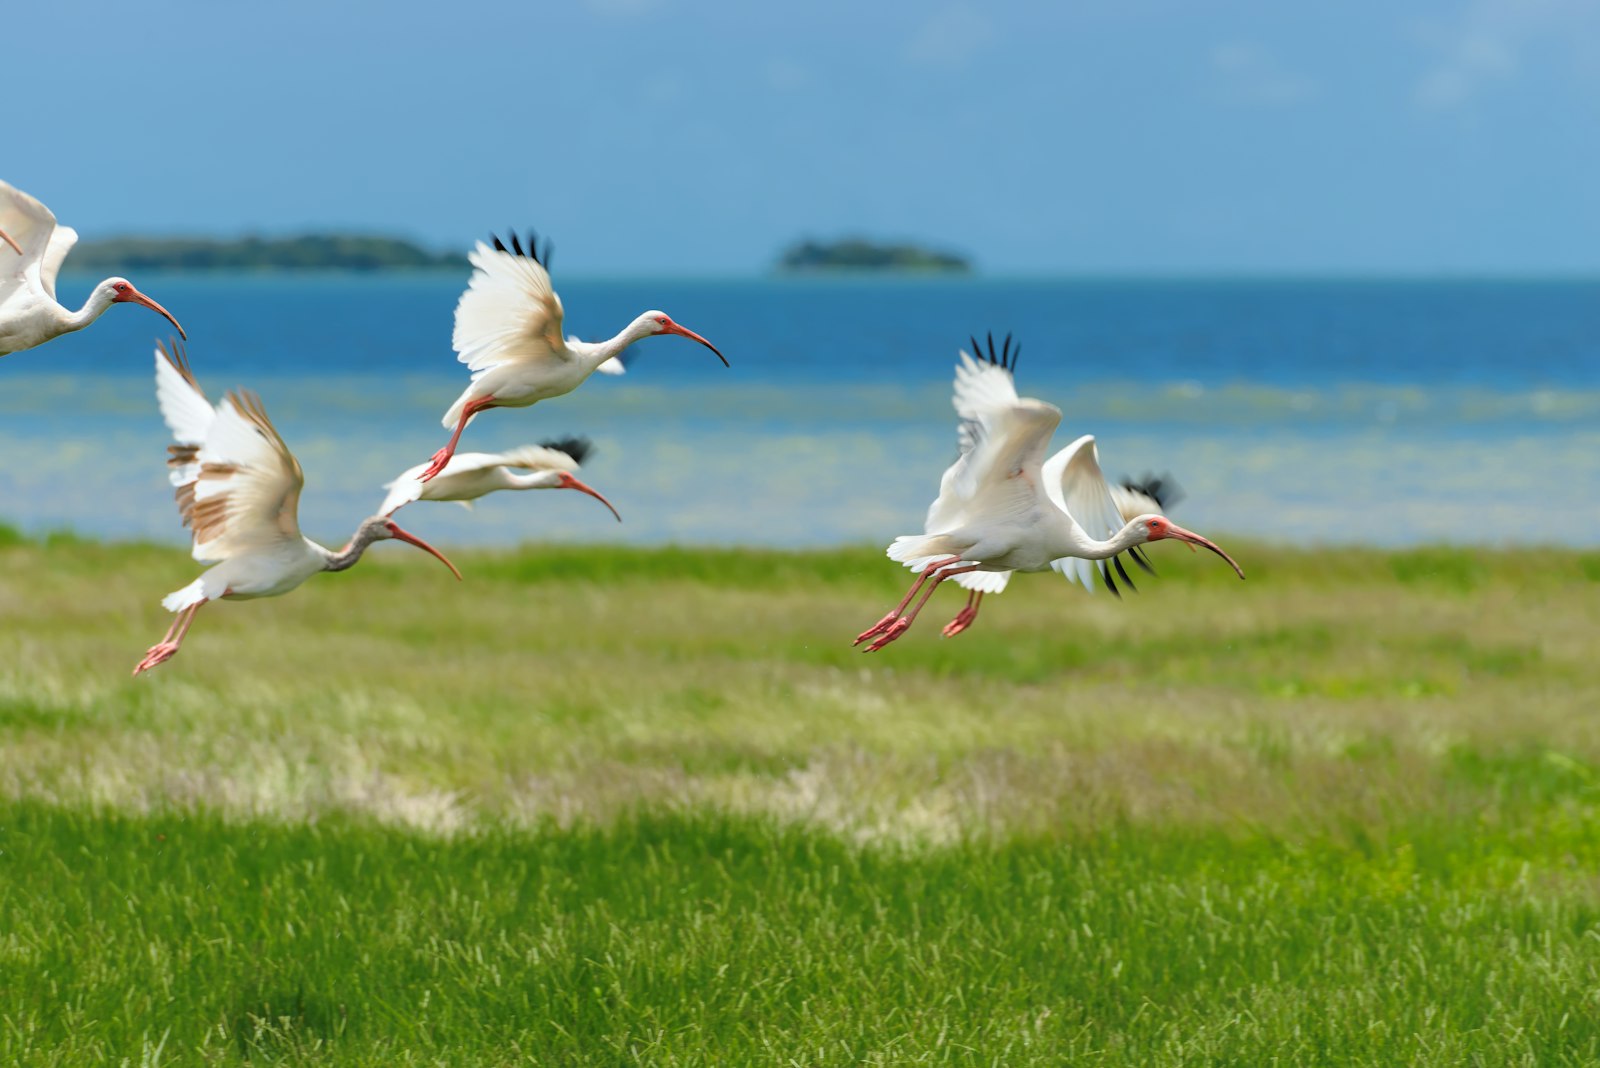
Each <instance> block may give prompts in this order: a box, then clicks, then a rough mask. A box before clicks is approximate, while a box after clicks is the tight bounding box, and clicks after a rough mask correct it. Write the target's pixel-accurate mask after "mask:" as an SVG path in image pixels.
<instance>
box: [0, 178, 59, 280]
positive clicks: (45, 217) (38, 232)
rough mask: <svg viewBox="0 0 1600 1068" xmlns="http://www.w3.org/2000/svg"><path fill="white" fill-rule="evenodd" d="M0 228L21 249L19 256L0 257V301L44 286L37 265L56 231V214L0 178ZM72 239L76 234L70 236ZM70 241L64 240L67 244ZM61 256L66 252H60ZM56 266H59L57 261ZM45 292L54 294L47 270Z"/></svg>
mask: <svg viewBox="0 0 1600 1068" xmlns="http://www.w3.org/2000/svg"><path fill="white" fill-rule="evenodd" d="M0 230H4V231H5V232H6V234H7V235H8V236H10V238H11V239H12V240H13V241H15V242H16V243H17V247H18V248H20V249H22V255H20V256H13V255H10V254H9V253H8V254H7V255H6V256H5V257H4V258H0V302H4V301H5V299H6V298H7V297H9V296H10V295H11V294H12V293H13V292H14V291H16V290H18V289H21V288H23V287H25V286H29V287H37V288H39V289H46V286H45V283H44V281H43V278H42V277H41V273H40V272H41V268H42V266H43V264H44V262H45V259H46V254H47V252H48V250H49V247H50V240H51V235H53V234H54V233H55V232H56V217H55V216H54V215H53V214H51V212H50V209H49V208H47V207H45V206H44V205H43V204H41V203H39V201H38V200H36V199H34V198H33V197H31V196H29V195H28V194H27V193H24V192H23V191H22V190H20V189H18V188H17V187H16V186H14V185H11V184H10V183H9V182H3V181H0ZM73 236H74V238H75V237H76V236H77V235H75V234H74V235H73ZM70 245H71V243H70V242H68V246H69V247H70ZM61 255H62V256H65V255H66V252H65V251H63V252H62V253H61ZM56 266H58V267H59V266H60V263H59V261H58V262H57V264H56ZM47 292H48V293H49V294H50V296H51V297H52V299H53V298H54V296H55V273H54V271H52V272H51V275H50V284H49V286H48V289H47Z"/></svg>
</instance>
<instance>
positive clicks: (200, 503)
mask: <svg viewBox="0 0 1600 1068" xmlns="http://www.w3.org/2000/svg"><path fill="white" fill-rule="evenodd" d="M156 400H157V401H158V402H159V403H160V406H161V415H162V418H164V419H165V420H166V422H167V426H168V428H169V429H170V430H171V431H172V436H173V438H174V439H175V443H174V444H173V445H171V446H169V447H168V450H167V451H168V452H169V453H170V454H171V455H170V458H169V459H168V460H167V466H168V467H170V468H171V475H170V477H171V481H172V484H173V486H175V487H177V498H178V511H179V513H180V514H181V515H182V516H183V523H184V526H187V527H190V528H191V529H192V530H193V531H194V550H193V555H194V558H195V559H196V560H198V561H199V562H200V563H202V564H208V565H210V567H209V568H208V569H207V570H206V572H205V573H204V574H202V575H201V576H200V577H199V578H197V579H195V580H194V581H193V582H191V583H190V584H189V585H187V586H185V587H184V588H183V589H181V590H177V591H176V592H174V593H169V594H168V595H167V596H166V597H164V598H163V599H162V601H161V606H162V607H163V608H165V609H166V610H167V611H169V612H175V613H177V616H176V618H175V619H173V621H172V626H171V627H169V628H168V629H167V634H166V637H164V638H162V639H161V641H159V642H157V643H156V644H155V645H153V646H151V647H150V651H149V652H147V653H146V654H145V656H144V659H143V660H141V661H139V663H138V664H137V665H136V666H135V667H134V669H133V673H134V674H135V675H138V674H140V673H141V672H145V671H149V670H150V669H151V668H153V667H155V666H156V665H157V664H160V663H163V662H165V661H167V660H170V659H171V658H172V656H173V655H174V654H175V653H177V651H178V647H179V645H181V644H182V643H183V638H184V635H186V634H188V633H189V626H190V624H192V623H193V622H194V617H195V613H196V612H198V611H200V609H201V607H202V606H203V605H205V604H206V603H207V602H210V601H214V600H216V599H217V598H219V597H226V598H231V599H235V600H244V599H248V598H253V597H276V596H278V595H279V594H282V593H288V592H289V591H290V590H292V589H294V588H295V587H296V586H298V585H300V584H301V583H302V582H304V581H305V580H306V579H308V578H310V577H311V576H312V575H315V574H316V573H317V572H319V571H343V570H345V569H347V568H349V567H352V566H354V565H355V563H356V561H358V560H360V559H361V555H362V554H363V553H364V552H366V551H367V546H369V545H371V544H372V543H373V542H375V541H385V540H388V539H390V538H395V539H398V540H400V541H403V542H407V543H409V544H411V545H415V546H417V547H418V548H419V549H422V550H423V551H425V552H428V553H431V554H432V555H434V556H435V557H438V559H439V560H440V561H442V562H443V563H444V565H445V566H446V567H448V568H449V569H450V571H451V573H452V574H454V575H455V576H456V578H458V579H459V578H460V577H461V572H459V571H457V570H456V567H455V565H454V564H452V563H451V562H450V561H449V560H448V559H446V558H445V556H444V554H443V553H441V552H439V550H437V549H435V548H434V547H433V546H431V545H429V544H428V543H427V542H425V541H423V540H422V539H421V538H418V537H416V536H414V535H412V534H408V533H406V532H405V531H404V530H401V529H400V527H399V526H397V525H396V524H395V523H394V521H393V520H391V519H389V518H388V517H387V516H382V515H375V516H372V517H371V518H369V519H366V520H363V521H362V523H361V525H360V526H359V527H357V528H356V532H355V534H354V535H353V536H352V537H351V538H350V541H349V543H348V544H347V545H345V547H344V548H343V549H340V550H339V551H338V552H333V551H331V550H329V549H325V548H323V547H322V546H321V545H318V544H317V543H316V542H314V541H312V540H311V539H310V538H307V537H305V536H304V535H302V534H301V533H300V520H299V517H298V514H297V513H298V511H299V505H300V489H301V487H302V486H304V485H305V476H304V475H303V474H302V473H301V471H300V463H299V461H297V460H296V459H295V458H294V454H293V453H291V452H290V451H289V446H288V445H286V444H284V441H283V438H282V436H280V435H279V434H278V431H277V428H275V427H274V426H273V425H272V421H271V420H270V419H268V418H267V411H266V409H265V408H264V407H262V404H261V398H259V397H257V396H256V395H255V394H254V393H251V392H249V391H247V390H238V391H236V392H233V393H229V394H228V395H227V396H226V397H225V398H223V401H222V403H221V404H218V405H216V406H215V407H213V406H212V404H211V402H210V401H208V400H207V399H206V396H205V394H204V393H202V392H201V391H200V385H199V383H198V382H196V381H195V378H194V374H193V372H192V371H190V369H189V363H188V359H187V357H186V354H185V353H184V351H183V348H182V347H181V346H179V345H178V343H177V342H173V344H172V350H171V352H170V353H169V352H168V351H167V350H166V349H165V348H164V347H162V346H161V345H160V344H157V345H156Z"/></svg>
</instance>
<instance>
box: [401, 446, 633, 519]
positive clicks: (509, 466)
mask: <svg viewBox="0 0 1600 1068" xmlns="http://www.w3.org/2000/svg"><path fill="white" fill-rule="evenodd" d="M593 452H594V445H593V444H592V443H591V442H590V441H589V439H588V438H562V439H560V440H558V441H545V442H541V443H539V444H538V445H519V446H517V447H516V448H514V449H507V450H506V451H505V452H458V453H456V454H455V455H454V456H452V457H451V458H450V462H449V463H447V464H445V465H444V470H443V471H440V472H439V474H438V476H437V477H435V478H434V479H432V480H431V481H428V482H423V481H421V480H420V478H419V477H418V476H420V475H421V474H422V472H423V471H424V470H426V469H427V466H428V465H427V464H418V465H417V466H416V467H413V468H412V469H411V470H409V471H407V472H406V473H405V474H403V475H401V476H400V477H399V478H397V479H395V480H394V481H393V482H390V483H388V484H387V485H385V486H384V489H386V490H388V491H389V495H388V496H387V497H385V498H384V499H383V506H382V507H381V508H379V509H378V514H379V515H393V514H394V513H395V512H396V511H398V510H399V509H401V508H404V507H405V506H406V505H408V504H410V503H412V502H413V501H455V502H457V503H458V504H460V505H461V506H462V507H463V508H467V509H469V510H470V509H471V508H472V502H473V501H475V500H477V499H478V498H479V497H482V496H485V495H487V494H490V493H494V492H496V491H497V490H536V489H570V490H577V491H578V492H579V493H587V494H588V495H589V496H591V497H593V498H594V499H595V500H597V501H599V502H600V503H601V504H603V505H605V506H606V507H607V508H610V509H611V514H612V515H614V516H616V517H617V522H619V523H620V522H622V516H620V515H618V514H617V510H616V508H614V507H612V504H611V502H610V501H608V500H606V498H605V496H604V495H603V494H602V493H601V492H600V491H599V490H597V489H595V488H594V487H592V486H589V485H586V484H585V483H583V482H580V481H579V480H578V478H577V477H576V476H575V475H573V473H572V472H574V471H576V470H577V469H578V468H579V466H580V465H582V463H583V461H584V460H587V459H588V458H589V456H590V455H591V454H592V453H593ZM523 471H526V472H528V474H520V473H519V472H523Z"/></svg>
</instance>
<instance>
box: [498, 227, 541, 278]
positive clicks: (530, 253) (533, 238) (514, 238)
mask: <svg viewBox="0 0 1600 1068" xmlns="http://www.w3.org/2000/svg"><path fill="white" fill-rule="evenodd" d="M489 240H491V241H493V242H494V248H495V251H496V252H505V253H509V254H510V255H513V256H523V257H525V258H527V259H530V260H532V261H533V262H534V263H537V264H538V265H539V266H541V267H543V268H544V269H545V270H546V271H549V270H550V254H551V253H552V252H554V251H555V247H556V246H555V242H553V241H550V240H548V239H546V240H545V243H544V251H543V252H540V250H539V233H538V231H537V230H529V231H528V247H527V248H523V247H522V238H521V237H520V236H518V234H517V232H516V231H515V230H512V231H511V247H510V248H507V247H506V243H505V242H504V241H502V240H500V237H499V235H498V234H490V235H489Z"/></svg>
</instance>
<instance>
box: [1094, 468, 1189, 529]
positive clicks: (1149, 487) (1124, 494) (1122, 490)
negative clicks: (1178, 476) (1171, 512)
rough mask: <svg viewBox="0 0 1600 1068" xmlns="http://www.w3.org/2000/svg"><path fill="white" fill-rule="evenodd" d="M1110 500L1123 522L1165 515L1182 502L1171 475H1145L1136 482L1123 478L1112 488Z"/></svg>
mask: <svg viewBox="0 0 1600 1068" xmlns="http://www.w3.org/2000/svg"><path fill="white" fill-rule="evenodd" d="M1111 499H1112V500H1114V501H1116V502H1117V511H1119V512H1121V513H1122V518H1123V521H1124V522H1131V521H1132V520H1134V519H1136V518H1138V517H1139V516H1141V515H1152V514H1154V515H1166V514H1167V510H1168V509H1169V508H1171V507H1172V506H1173V505H1175V504H1177V503H1178V502H1179V501H1181V500H1183V490H1182V488H1181V487H1179V485H1178V483H1177V482H1176V481H1175V480H1174V479H1173V477H1172V476H1171V475H1152V474H1146V475H1145V476H1144V477H1143V478H1141V479H1139V480H1138V481H1134V480H1133V479H1131V478H1124V479H1123V480H1122V481H1121V482H1120V483H1118V484H1117V485H1114V486H1112V487H1111Z"/></svg>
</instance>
